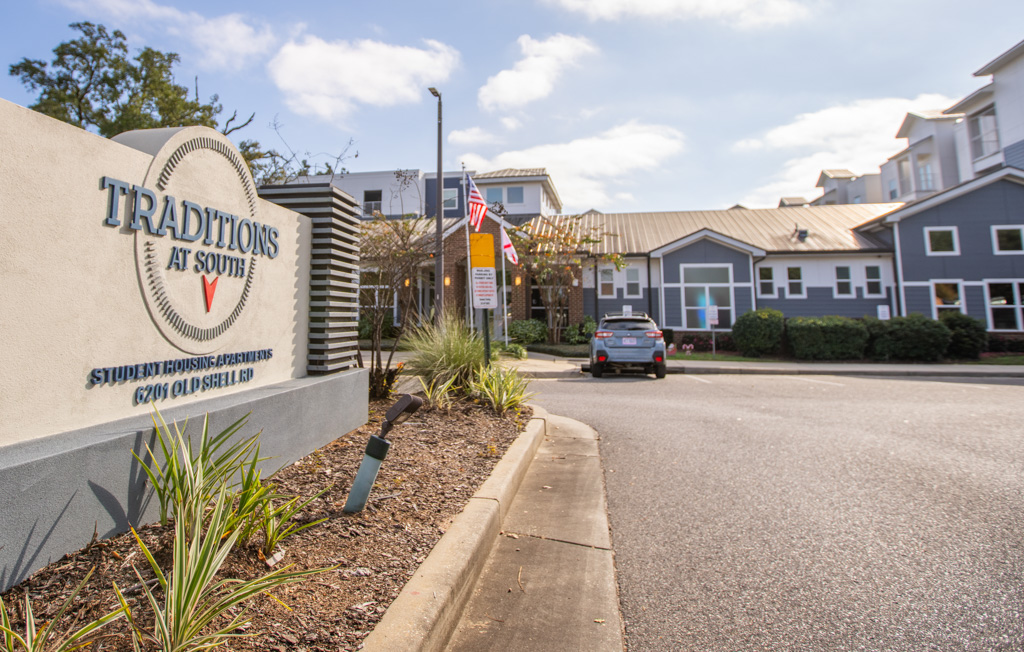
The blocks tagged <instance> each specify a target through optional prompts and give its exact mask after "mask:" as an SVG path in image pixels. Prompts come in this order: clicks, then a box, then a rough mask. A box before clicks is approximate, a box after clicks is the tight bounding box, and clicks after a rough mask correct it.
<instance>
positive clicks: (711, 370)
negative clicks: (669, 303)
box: [534, 364, 1024, 378]
mask: <svg viewBox="0 0 1024 652" xmlns="http://www.w3.org/2000/svg"><path fill="white" fill-rule="evenodd" d="M665 371H666V373H668V374H670V375H671V374H701V375H713V374H736V375H762V376H887V377H910V378H913V377H917V378H926V377H933V378H1024V371H1005V370H992V371H990V370H988V369H978V370H974V369H928V368H920V369H890V368H886V367H884V366H881V365H880V366H879V367H878V368H877V369H843V368H841V367H829V368H827V369H814V368H809V367H793V368H791V369H782V368H778V367H752V366H736V367H718V366H714V367H705V366H701V365H699V364H696V365H672V364H669V366H668V368H667V369H666V370H665ZM589 372H590V365H589V364H582V365H580V368H579V369H578V370H577V372H562V371H560V372H546V373H545V372H541V373H539V374H536V375H534V378H564V377H566V376H576V375H578V374H585V373H589Z"/></svg>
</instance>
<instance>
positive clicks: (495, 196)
mask: <svg viewBox="0 0 1024 652" xmlns="http://www.w3.org/2000/svg"><path fill="white" fill-rule="evenodd" d="M503 201H505V196H504V195H503V194H502V189H501V188H488V189H487V203H488V204H493V203H495V202H497V203H499V204H500V203H502V202H503Z"/></svg>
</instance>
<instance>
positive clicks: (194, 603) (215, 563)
mask: <svg viewBox="0 0 1024 652" xmlns="http://www.w3.org/2000/svg"><path fill="white" fill-rule="evenodd" d="M230 506H231V499H230V496H229V493H228V490H227V487H226V486H224V485H221V488H220V490H219V491H218V493H217V495H216V497H215V498H214V500H213V507H212V510H211V511H210V514H209V517H208V521H207V523H208V524H207V530H206V532H205V533H203V532H201V531H200V528H194V529H193V531H192V532H188V531H187V530H186V527H185V519H183V518H176V519H175V522H174V550H173V558H172V562H171V571H170V572H169V573H164V571H163V570H162V569H161V568H160V565H159V564H158V563H157V562H156V559H155V558H154V556H153V553H152V552H151V551H150V549H149V548H148V547H147V546H146V544H145V543H144V542H143V541H142V539H141V538H140V537H139V535H138V533H136V532H135V530H134V529H132V534H134V535H135V540H136V542H137V543H138V545H139V548H140V549H141V550H142V554H143V555H145V557H146V560H147V561H148V562H149V566H150V568H151V569H152V571H153V574H154V575H155V576H156V581H157V583H158V584H159V585H160V589H161V591H162V593H163V602H162V603H161V601H160V600H159V599H158V598H157V595H156V593H155V592H154V591H153V589H151V588H150V587H149V584H147V583H146V581H145V580H144V579H143V577H142V574H141V573H140V572H139V570H138V569H135V574H136V576H137V577H138V578H139V582H140V583H141V586H142V590H143V591H144V592H145V594H146V600H147V602H148V603H149V606H150V607H151V608H152V610H153V613H154V616H155V620H154V622H153V624H152V629H149V628H144V627H143V626H142V625H141V624H140V623H139V622H138V621H137V620H136V619H135V618H134V616H132V614H131V612H130V611H128V608H127V604H126V603H125V602H124V598H123V597H122V596H121V595H120V593H119V594H118V598H119V599H120V600H122V608H123V609H124V610H125V612H126V613H127V614H128V621H129V623H130V624H131V626H132V632H133V644H134V645H135V649H136V650H138V649H139V647H138V644H139V643H140V642H144V641H145V642H149V643H152V644H155V645H156V647H157V649H159V650H161V651H162V652H179V651H183V650H195V649H205V648H209V647H214V646H216V645H220V644H222V643H225V642H226V641H227V640H229V639H231V638H237V637H239V636H245V634H240V633H238V629H239V627H241V626H242V625H244V624H245V623H246V622H247V621H246V620H245V609H242V610H241V611H239V612H237V613H234V612H233V611H232V609H233V608H234V607H235V606H237V605H238V604H240V603H242V602H244V601H246V600H248V599H249V598H251V597H253V596H255V595H257V594H259V593H263V592H264V591H267V590H269V589H273V588H276V587H279V586H282V585H284V584H290V583H293V582H298V581H300V580H302V579H303V578H305V577H308V576H310V575H314V574H316V573H320V572H323V571H324V570H329V569H311V570H304V571H291V572H289V569H290V568H291V566H285V567H283V568H280V569H278V570H276V571H273V572H271V573H268V574H267V575H264V576H263V577H259V578H257V579H254V580H249V581H247V582H243V581H241V580H236V579H220V580H216V575H217V572H218V571H219V570H220V567H221V566H222V565H223V564H224V560H225V559H227V556H228V553H230V552H231V549H232V548H233V547H234V546H235V543H236V541H237V539H238V536H239V534H240V533H239V531H238V530H234V531H232V530H230V529H229V528H230V525H231V519H232V514H231V508H230ZM198 518H199V515H193V520H196V519H198Z"/></svg>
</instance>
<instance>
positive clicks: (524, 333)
mask: <svg viewBox="0 0 1024 652" xmlns="http://www.w3.org/2000/svg"><path fill="white" fill-rule="evenodd" d="M508 336H509V337H511V338H512V339H514V340H515V341H516V342H519V343H520V344H522V345H523V346H526V345H528V344H535V343H537V342H546V341H547V339H548V326H547V324H545V323H544V322H542V321H541V320H539V319H520V320H516V321H513V322H511V323H510V324H509V325H508Z"/></svg>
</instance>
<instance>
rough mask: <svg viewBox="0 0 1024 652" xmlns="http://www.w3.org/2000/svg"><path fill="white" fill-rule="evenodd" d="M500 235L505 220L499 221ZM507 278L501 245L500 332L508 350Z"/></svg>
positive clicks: (502, 231) (502, 246)
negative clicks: (502, 332) (503, 334)
mask: <svg viewBox="0 0 1024 652" xmlns="http://www.w3.org/2000/svg"><path fill="white" fill-rule="evenodd" d="M501 222H502V224H501V234H502V236H504V235H505V219H504V218H502V220H501ZM507 284H508V277H507V276H505V243H504V242H502V243H501V308H502V310H501V318H502V330H503V331H504V332H505V348H508V288H507V287H506V286H507Z"/></svg>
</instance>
